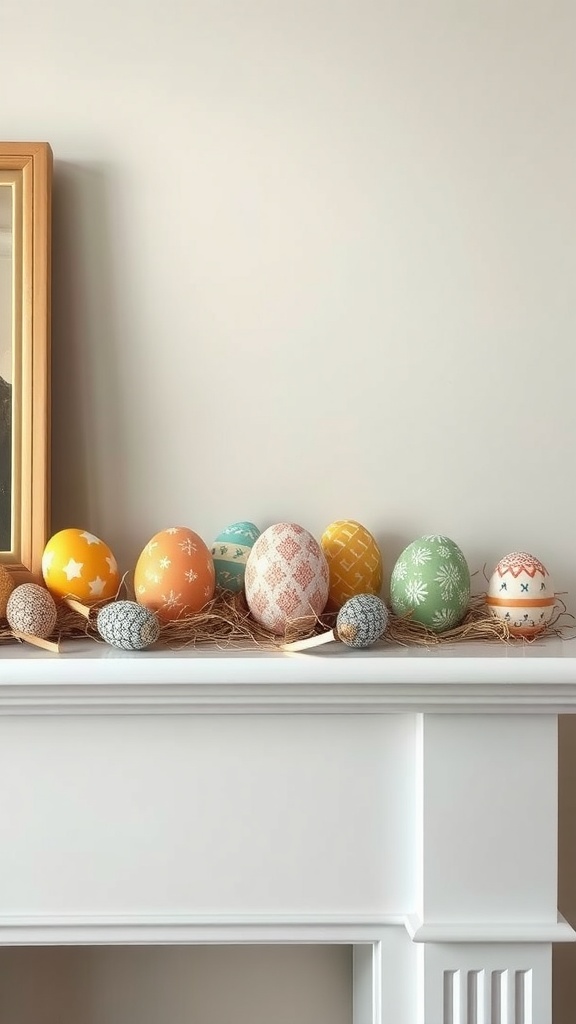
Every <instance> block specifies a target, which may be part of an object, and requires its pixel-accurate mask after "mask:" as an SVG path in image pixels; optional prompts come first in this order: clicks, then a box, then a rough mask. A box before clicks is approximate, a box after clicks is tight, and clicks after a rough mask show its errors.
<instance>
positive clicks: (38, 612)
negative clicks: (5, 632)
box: [6, 583, 58, 640]
mask: <svg viewBox="0 0 576 1024" xmlns="http://www.w3.org/2000/svg"><path fill="white" fill-rule="evenodd" d="M57 617H58V613H57V611H56V603H55V601H54V598H53V597H52V595H51V594H50V592H49V591H48V590H45V589H44V587H41V586H40V585H39V584H38V583H21V584H20V586H18V587H15V588H14V590H13V591H12V593H11V594H10V597H9V598H8V603H7V605H6V618H7V619H8V624H9V626H10V628H11V629H15V630H17V632H19V633H27V634H28V635H29V636H37V637H40V639H42V640H45V639H46V637H48V636H50V634H51V633H53V632H54V627H55V625H56V619H57Z"/></svg>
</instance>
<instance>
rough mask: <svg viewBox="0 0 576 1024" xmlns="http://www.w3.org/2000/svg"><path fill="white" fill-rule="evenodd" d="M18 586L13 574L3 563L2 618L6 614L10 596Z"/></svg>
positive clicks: (0, 580) (0, 569) (0, 571)
mask: <svg viewBox="0 0 576 1024" xmlns="http://www.w3.org/2000/svg"><path fill="white" fill-rule="evenodd" d="M15 586H16V584H15V582H14V580H13V578H12V576H11V575H10V573H9V572H8V569H5V568H4V566H3V565H0V619H3V618H5V616H6V605H7V603H8V598H9V597H10V594H11V593H12V591H13V590H14V587H15Z"/></svg>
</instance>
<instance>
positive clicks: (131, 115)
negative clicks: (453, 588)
mask: <svg viewBox="0 0 576 1024" xmlns="http://www.w3.org/2000/svg"><path fill="white" fill-rule="evenodd" d="M575 38H576V6H575V5H574V4H573V3H570V2H568V0H528V2H526V0H510V2H509V3H507V4H503V3H501V2H500V0H482V2H480V0H473V2H470V3H467V4H461V3H455V2H454V0H433V2H430V3H427V4H420V5H411V4H406V3H398V2H396V0H378V2H376V0H354V2H352V0H347V2H343V0H332V2H330V3H328V2H327V0H292V2H290V3H288V2H286V0H277V2H270V0H220V2H218V3H215V2H214V0H169V2H163V3H162V4H161V3H159V0H150V2H148V3H146V4H142V3H138V2H136V0H113V2H112V0H101V2H100V3H99V4H98V5H97V7H94V6H93V5H86V4H82V3H78V2H77V0H55V2H54V3H52V4H45V3H43V2H40V0H21V2H20V3H18V4H11V5H10V10H9V13H8V12H7V11H3V12H2V15H1V16H0V57H1V66H2V76H3V81H4V83H5V88H4V90H3V94H4V99H3V103H2V108H1V110H0V137H2V138H4V139H6V140H19V139H45V140H47V141H49V142H50V143H51V145H52V147H53V150H54V156H55V187H54V321H53V373H54V384H53V419H54V422H53V527H54V529H59V528H62V527H64V526H71V525H77V526H81V527H83V528H87V529H90V530H92V531H93V532H95V533H97V534H99V535H100V536H101V537H103V538H104V539H105V540H106V541H107V542H108V543H109V544H110V545H111V546H112V548H113V549H114V551H115V553H116V554H117V557H118V559H119V561H120V563H121V568H122V569H123V571H130V570H131V568H132V567H133V565H134V562H135V559H136V557H137V555H138V554H139V552H140V550H141V548H142V547H143V545H144V544H145V543H146V541H147V540H148V539H149V537H150V536H151V535H152V534H153V533H154V532H156V531H157V530H159V529H161V528H163V527H166V526H169V525H187V526H190V527H192V528H193V529H196V530H197V531H198V532H199V533H201V535H202V536H203V537H204V538H205V540H206V541H207V542H208V543H209V542H210V541H211V539H212V537H213V536H214V535H215V534H216V533H217V532H218V531H219V530H220V529H221V528H222V527H223V526H225V525H226V524H228V523H230V522H232V521H234V520H237V519H251V520H253V521H255V522H256V523H257V524H258V525H260V526H261V527H262V528H264V527H265V526H267V525H269V524H270V523H271V522H274V521H277V520H279V519H293V520H297V521H299V522H301V523H302V524H303V525H305V526H307V527H308V528H309V529H310V530H312V532H314V533H316V534H319V533H320V532H321V531H322V530H323V528H324V527H325V526H326V525H327V524H328V523H329V522H331V521H332V520H333V519H336V518H341V517H352V518H357V519H360V520H361V521H362V522H364V523H365V524H366V525H367V526H368V527H369V529H371V530H372V531H373V532H374V533H375V534H376V536H377V537H378V539H379V541H380V542H381V544H382V548H383V553H384V558H385V561H386V563H387V567H388V570H390V569H391V567H392V565H393V562H394V560H395V558H396V556H397V555H398V554H399V552H400V550H401V549H402V547H403V546H404V545H405V544H406V543H408V542H409V541H410V540H412V539H414V538H415V537H417V536H419V535H420V534H421V533H428V532H430V533H438V532H442V533H447V534H448V535H450V536H452V537H453V538H454V540H456V541H457V542H458V543H459V544H460V545H461V547H462V548H463V550H464V552H465V554H466V555H467V558H468V560H469V563H470V566H471V568H472V570H478V572H479V577H478V579H479V583H478V586H479V587H482V585H483V578H482V569H483V566H484V565H486V566H487V568H488V569H490V567H491V566H493V564H494V563H495V562H496V561H497V560H498V559H499V558H500V556H501V555H503V554H505V553H506V552H508V551H510V550H513V549H517V548H523V549H527V550H530V551H533V552H534V553H535V554H537V555H538V556H539V557H540V558H541V559H542V560H543V561H544V562H545V563H546V564H547V566H548V568H549V569H550V571H551V572H552V574H553V576H554V579H555V583H556V587H557V589H558V590H559V591H569V592H570V591H571V592H572V593H573V592H574V591H575V590H576V544H575V543H574V540H573V536H574V515H573V502H572V497H571V495H572V491H573V487H572V484H571V479H570V478H571V470H572V463H573V452H574V439H575V437H576V403H575V402H574V400H573V388H574V378H575V371H576V347H575V345H574V334H575V328H576V304H575V303H574V299H573V292H574V280H575V276H576V246H575V243H574V237H575V236H574V231H575V226H576V224H575V221H576V189H575V187H574V182H575V181H576V141H575V140H576V136H575V134H574V130H573V127H574V114H575V107H576V65H575V63H574V40H575ZM564 955H565V956H569V955H570V954H569V951H566V953H565V954H564ZM332 1020H334V1018H332ZM318 1024H323V1022H320V1021H318Z"/></svg>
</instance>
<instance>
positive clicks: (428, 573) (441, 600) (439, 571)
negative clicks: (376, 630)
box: [390, 535, 470, 633]
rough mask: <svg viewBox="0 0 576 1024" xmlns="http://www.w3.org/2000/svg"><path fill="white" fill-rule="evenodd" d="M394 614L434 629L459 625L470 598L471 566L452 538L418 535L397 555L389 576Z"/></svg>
mask: <svg viewBox="0 0 576 1024" xmlns="http://www.w3.org/2000/svg"><path fill="white" fill-rule="evenodd" d="M390 601H391V605H392V611H393V612H394V614H395V615H400V616H403V615H410V618H411V619H413V620H415V621H416V622H421V623H423V625H425V626H427V627H428V628H429V629H431V630H432V631H433V632H434V633H443V632H444V631H445V630H447V629H452V627H453V626H457V625H459V623H460V622H461V621H462V619H463V618H464V615H465V614H466V610H467V608H468V603H469V601H470V570H469V568H468V565H467V564H466V559H465V557H464V555H463V553H462V551H461V550H460V548H459V547H458V545H457V544H455V543H454V541H453V540H450V538H449V537H442V536H438V535H434V536H425V537H419V538H418V540H415V541H413V542H412V544H409V545H408V547H407V548H405V549H404V551H403V552H402V554H401V555H400V557H399V559H398V561H397V562H396V565H395V566H394V569H393V571H392V578H391V580H390Z"/></svg>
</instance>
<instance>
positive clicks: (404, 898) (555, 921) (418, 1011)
mask: <svg viewBox="0 0 576 1024" xmlns="http://www.w3.org/2000/svg"><path fill="white" fill-rule="evenodd" d="M575 708H576V640H562V639H553V640H547V641H542V642H539V643H533V644H519V643H514V644H510V645H505V644H496V645H458V646H457V647H456V646H455V647H449V646H444V645H442V646H440V647H438V648H435V649H433V650H424V649H422V650H421V649H414V648H410V649H404V648H392V647H385V646H382V647H377V648H372V649H371V650H369V651H365V652H359V653H354V652H353V651H351V650H348V649H343V648H342V646H341V645H336V644H334V645H326V646H324V647H323V648H320V649H319V650H318V651H316V652H306V653H298V654H280V653H271V652H269V651H264V650H254V651H234V652H230V651H217V650H214V649H210V650H205V651H198V650H193V649H184V650H181V651H171V652H166V651H148V652H143V653H140V654H137V655H136V654H124V653H122V652H119V651H116V650H114V649H113V648H109V647H107V646H105V645H104V644H97V643H95V642H92V641H88V640H87V641H69V642H67V643H65V644H64V645H63V651H62V653H61V654H59V655H55V654H51V653H48V652H44V651H40V650H38V649H36V648H32V647H31V646H29V645H16V644H15V645H6V646H5V647H4V648H2V649H0V777H1V778H2V779H3V782H2V785H1V786H0V802H1V809H2V813H1V814H0V868H1V870H0V942H2V943H4V944H10V945H16V944H50V943H58V944H60V943H84V944H86V943H89V944H92V943H141V942H149V943H156V942H175V943H206V942H210V943H219V942H278V943H282V942H303V943H309V942H337V943H349V944H351V945H352V947H353V950H354V1024H480V1022H481V1021H484V1022H485V1024H551V949H552V943H553V942H557V941H571V940H572V939H573V938H574V937H575V935H574V932H573V930H572V928H571V927H570V925H569V924H568V923H567V922H566V921H564V919H563V918H562V916H561V915H560V914H559V913H558V909H557V905H556V893H557V716H558V715H559V714H561V713H572V712H573V711H574V710H575Z"/></svg>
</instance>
